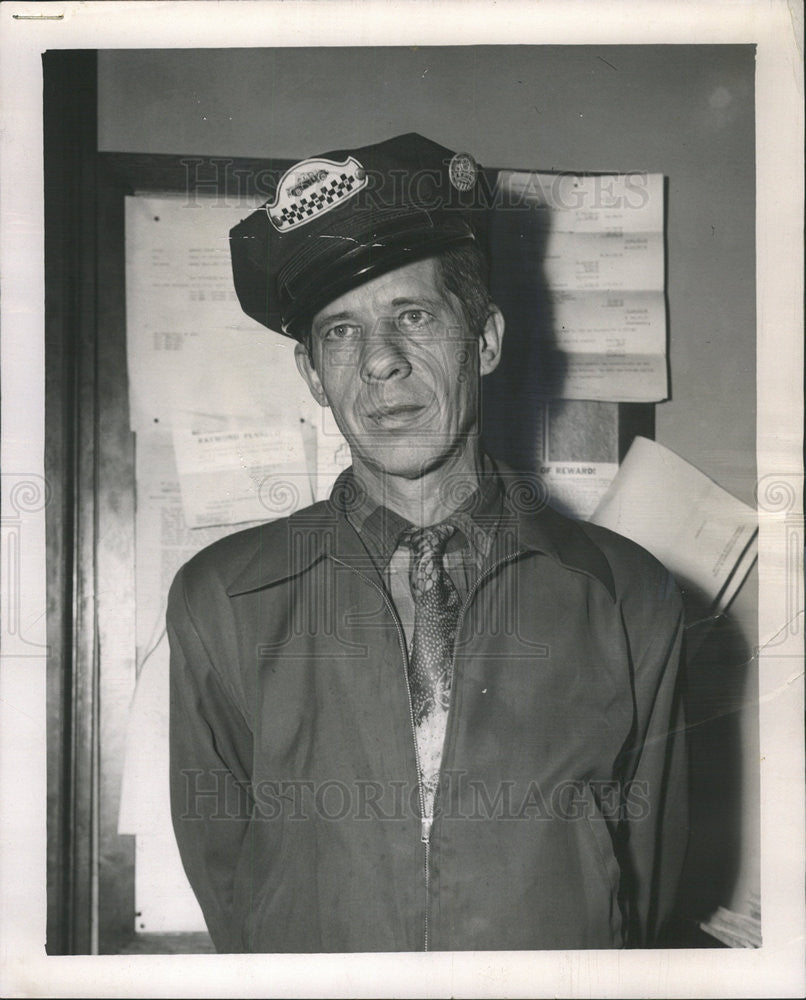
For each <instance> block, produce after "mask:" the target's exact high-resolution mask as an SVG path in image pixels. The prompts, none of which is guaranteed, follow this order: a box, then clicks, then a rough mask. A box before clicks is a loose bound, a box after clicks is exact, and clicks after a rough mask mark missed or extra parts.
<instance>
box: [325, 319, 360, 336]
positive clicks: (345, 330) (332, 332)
mask: <svg viewBox="0 0 806 1000" xmlns="http://www.w3.org/2000/svg"><path fill="white" fill-rule="evenodd" d="M360 333H361V327H360V326H353V325H352V324H351V323H338V324H336V326H331V327H330V329H329V330H327V331H326V332H325V336H324V339H325V340H355V339H356V338H357V337H358V336H359V335H360Z"/></svg>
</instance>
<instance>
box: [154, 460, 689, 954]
mask: <svg viewBox="0 0 806 1000" xmlns="http://www.w3.org/2000/svg"><path fill="white" fill-rule="evenodd" d="M168 631H169V638H170V643H171V795H172V812H173V820H174V828H175V831H176V836H177V840H178V843H179V849H180V853H181V856H182V860H183V863H184V866H185V870H186V872H187V875H188V877H189V879H190V882H191V885H192V886H193V889H194V891H195V893H196V895H197V897H198V899H199V902H200V904H201V907H202V910H203V912H204V916H205V919H206V921H207V925H208V927H209V930H210V934H211V936H212V938H213V942H214V943H215V946H216V948H217V949H218V950H219V951H234V952H238V951H253V952H339V951H342V952H353V951H404V950H422V949H424V948H426V949H448V950H460V949H475V950H493V949H507V950H512V949H559V948H612V947H622V946H646V945H648V944H651V943H652V942H653V940H654V938H655V935H656V933H657V931H658V929H659V926H660V924H661V922H662V921H663V919H664V917H665V916H666V915H667V914H668V911H669V909H670V905H671V902H672V899H673V895H674V891H675V887H676V882H677V878H678V875H679V871H680V868H681V864H682V859H683V853H684V849H685V841H686V829H687V807H686V764H685V747H684V726H683V721H682V715H681V703H680V697H679V692H678V685H677V675H678V665H679V660H680V645H681V638H682V631H683V622H682V610H681V601H680V597H679V593H678V590H677V588H676V586H675V584H674V583H673V581H672V580H671V578H670V576H669V574H668V572H667V571H666V570H665V569H664V568H663V567H662V566H661V565H660V564H659V563H658V562H657V561H656V560H655V559H654V558H652V557H651V556H650V555H648V554H647V553H646V552H645V551H644V550H643V549H641V548H640V547H638V546H637V545H635V544H633V543H632V542H630V541H628V540H626V539H624V538H622V537H621V536H619V535H616V534H614V533H612V532H610V531H607V530H605V529H603V528H599V527H596V526H594V525H590V524H586V523H579V522H576V521H571V520H568V519H567V518H564V517H562V516H560V515H559V514H557V513H556V512H554V511H553V510H551V509H550V508H548V507H546V506H545V505H543V504H541V503H540V497H539V495H538V494H537V493H536V492H535V491H534V490H533V489H531V488H530V487H529V486H527V485H526V484H525V483H523V482H519V481H518V480H516V479H512V478H509V479H507V488H506V493H505V500H504V509H503V515H502V521H501V524H500V526H499V530H498V532H497V534H496V538H495V542H494V545H493V550H492V552H491V554H490V558H489V560H488V563H487V565H486V567H485V569H484V570H483V571H482V573H481V575H480V577H479V579H478V580H477V582H476V584H475V585H474V587H472V588H471V590H470V593H469V594H468V596H467V599H466V601H465V604H464V608H463V612H462V617H461V619H460V623H459V628H458V632H457V640H456V651H455V659H454V672H453V688H452V696H451V705H450V710H449V715H448V721H447V730H446V736H445V746H444V752H443V759H442V769H441V777H440V786H439V789H438V792H437V799H436V805H435V816H434V821H433V826H432V828H431V830H430V833H426V832H425V831H424V829H423V825H422V823H421V820H420V810H419V791H418V789H419V786H418V766H417V756H416V748H415V739H414V733H413V725H412V718H411V708H410V701H409V694H408V685H407V680H406V671H407V664H406V644H405V639H404V635H403V631H402V628H401V626H400V623H399V621H398V620H397V617H396V614H395V610H394V607H393V605H392V603H391V600H390V598H389V597H388V595H387V593H386V591H385V588H384V585H383V581H382V579H381V577H380V576H379V575H378V573H377V571H376V570H375V569H374V568H373V566H372V564H371V562H370V560H369V559H368V557H367V555H366V552H365V550H364V548H363V546H362V544H361V541H360V539H359V538H358V536H357V535H356V533H355V531H354V530H353V528H352V527H351V525H350V523H349V521H348V520H347V519H346V517H345V516H344V513H343V511H342V510H339V509H338V507H337V505H336V504H335V503H333V502H331V501H325V502H322V503H317V504H315V505H313V506H312V507H309V508H307V509H305V510H302V511H299V512H298V513H296V514H294V515H292V516H291V517H290V518H287V519H283V520H279V521H274V522H271V523H268V524H265V525H262V526H260V527H257V528H252V529H249V530H246V531H241V532H238V533H236V534H234V535H231V536H229V537H228V538H225V539H222V540H221V541H219V542H216V543H215V544H213V545H211V546H209V547H208V548H206V549H205V550H203V551H202V552H200V553H199V554H198V555H196V556H195V557H194V558H193V559H191V560H190V562H189V563H187V564H186V565H185V566H184V567H183V568H182V570H180V572H179V574H178V575H177V577H176V579H175V581H174V584H173V587H172V589H171V593H170V598H169V607H168Z"/></svg>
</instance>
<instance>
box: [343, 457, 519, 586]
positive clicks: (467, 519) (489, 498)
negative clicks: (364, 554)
mask: <svg viewBox="0 0 806 1000" xmlns="http://www.w3.org/2000/svg"><path fill="white" fill-rule="evenodd" d="M455 493H456V496H455V500H456V503H457V506H456V507H455V508H454V509H453V510H452V511H451V513H450V514H449V515H448V517H445V518H443V520H445V521H450V522H451V523H453V524H454V525H455V526H456V528H457V532H456V534H455V535H453V537H452V538H451V539H450V540H449V542H448V546H447V551H448V552H450V551H455V550H457V549H461V548H464V547H466V546H469V548H470V552H471V555H472V556H473V559H474V561H475V562H476V564H477V565H479V566H480V565H481V564H482V563H483V562H484V559H485V558H486V557H487V554H488V552H489V551H490V546H491V543H492V538H493V535H494V533H495V528H496V526H497V524H498V520H499V518H500V516H501V504H502V498H503V488H502V485H501V481H500V479H499V477H498V473H497V471H496V469H495V466H494V465H493V463H492V461H491V460H490V459H487V458H486V456H485V459H484V466H483V469H482V474H481V476H480V478H479V485H478V487H477V488H476V489H475V490H473V491H472V492H471V493H470V494H469V495H468V494H467V487H466V485H465V482H463V483H462V485H461V489H459V488H457V489H456V491H455ZM334 496H338V497H349V498H350V502H349V505H347V506H346V509H345V514H346V516H347V519H348V520H349V521H350V523H351V524H352V525H353V527H354V528H355V530H356V532H357V533H358V536H359V537H360V539H361V541H362V542H363V544H364V545H365V546H366V548H367V550H368V552H369V554H370V555H371V556H372V559H373V561H374V562H375V564H376V566H377V567H378V569H379V570H383V569H385V568H386V566H388V565H389V561H390V560H391V558H392V556H393V554H394V552H395V549H396V548H397V546H398V544H399V541H400V535H401V534H402V533H403V532H404V531H405V530H406V529H407V528H411V527H412V524H411V522H410V521H407V520H406V518H404V517H402V516H401V515H400V514H398V513H396V512H395V511H393V510H390V509H389V508H388V507H386V506H384V505H383V504H379V503H378V502H377V500H373V499H372V498H371V497H370V496H369V494H368V493H367V492H366V491H365V490H364V489H362V488H361V486H360V485H359V484H358V482H357V480H356V478H355V475H354V474H353V471H352V468H350V469H346V470H345V471H344V472H343V473H342V474H341V475H340V476H339V478H338V480H337V481H336V484H335V486H334V488H333V493H332V494H331V501H332V499H333V497H334Z"/></svg>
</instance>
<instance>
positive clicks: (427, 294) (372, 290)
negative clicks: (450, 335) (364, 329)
mask: <svg viewBox="0 0 806 1000" xmlns="http://www.w3.org/2000/svg"><path fill="white" fill-rule="evenodd" d="M425 300H427V301H428V302H430V303H432V304H440V305H446V306H452V302H451V296H450V293H449V292H448V291H447V290H446V289H445V287H444V285H443V283H442V277H441V273H440V270H439V264H438V262H437V260H436V258H434V257H429V258H427V259H425V260H418V261H415V262H413V263H411V264H407V265H405V266H404V267H400V268H397V269H396V270H394V271H390V272H389V273H388V274H383V275H381V276H380V277H378V278H373V279H371V280H370V281H368V282H366V283H365V284H363V285H359V286H358V287H357V288H354V289H352V290H351V291H349V292H345V293H344V295H340V296H339V297H338V298H337V299H334V300H333V301H332V302H329V303H328V304H327V305H326V306H325V307H324V308H323V309H320V310H319V312H318V313H317V314H316V315H315V316H314V320H313V321H314V324H315V325H316V324H319V323H321V322H323V321H324V320H326V319H329V318H338V317H346V316H349V315H351V314H352V313H354V312H356V311H359V310H362V309H366V308H375V309H378V308H390V307H395V306H401V305H404V304H405V303H406V302H421V301H425Z"/></svg>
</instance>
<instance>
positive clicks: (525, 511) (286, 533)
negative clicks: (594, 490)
mask: <svg viewBox="0 0 806 1000" xmlns="http://www.w3.org/2000/svg"><path fill="white" fill-rule="evenodd" d="M495 464H496V468H497V470H498V473H499V475H500V477H501V481H502V484H503V487H504V503H503V508H502V515H501V522H500V524H499V527H498V532H497V535H496V541H495V545H494V549H493V552H492V560H491V561H498V560H500V559H505V558H507V557H508V556H512V555H518V554H523V553H527V552H532V551H533V552H542V553H543V554H545V555H547V556H549V557H550V558H552V559H554V560H555V561H556V562H558V563H560V564H561V565H562V566H565V567H566V568H567V569H569V570H572V571H574V572H579V573H584V574H586V575H587V576H589V577H591V578H592V579H595V580H597V581H598V582H599V583H600V584H602V586H604V587H605V589H606V590H607V591H608V593H609V594H610V596H611V598H612V599H613V600H615V599H616V593H615V583H614V581H613V574H612V572H611V570H610V566H609V564H608V562H607V559H606V558H605V556H604V554H603V553H602V551H601V550H600V549H599V548H598V546H596V545H595V544H594V543H593V542H592V541H591V539H590V538H589V537H588V534H587V533H586V532H585V531H584V529H583V528H582V527H581V525H580V524H579V523H578V522H576V521H573V520H571V519H569V518H566V517H564V516H563V515H561V514H558V513H557V512H556V511H554V510H552V508H551V507H549V506H548V503H547V500H548V490H547V489H546V487H545V485H544V484H543V482H542V481H541V480H540V479H539V478H537V477H536V476H534V475H530V474H525V473H519V472H515V471H514V470H512V469H510V468H509V467H507V466H505V465H503V464H502V463H501V462H496V463H495ZM349 481H350V480H349V479H348V480H344V479H341V478H340V479H339V480H338V481H337V484H336V487H334V491H333V493H331V496H330V498H329V499H328V500H324V501H320V502H319V503H315V504H313V505H312V506H311V507H306V508H304V509H303V510H300V511H297V512H296V513H295V514H292V515H291V516H290V517H289V518H285V519H283V520H280V521H273V522H270V523H269V524H265V525H263V526H262V527H261V528H260V529H259V535H258V542H257V547H256V549H255V552H254V554H253V555H252V556H251V558H250V559H249V560H248V561H247V563H246V565H245V566H244V567H243V569H242V570H241V572H239V573H238V574H237V576H236V577H235V578H234V579H233V580H232V581H231V582H230V583H229V585H228V586H227V588H226V590H227V594H228V595H229V596H230V597H235V596H237V595H239V594H246V593H249V592H250V591H254V590H260V589H262V588H263V587H269V586H271V585H272V584H275V583H279V582H280V581H282V580H287V579H290V578H291V577H294V576H298V575H300V574H301V573H304V572H306V571H307V570H308V569H310V567H311V566H313V565H314V564H315V563H317V562H319V560H321V559H324V558H330V559H333V560H334V561H338V562H341V563H346V564H347V565H348V566H350V567H352V568H353V569H356V570H358V571H359V572H362V573H364V574H365V575H367V576H371V577H373V578H375V579H377V580H380V576H379V574H378V572H377V570H376V569H375V567H374V565H373V562H372V559H371V558H370V556H369V554H368V552H367V550H366V549H365V548H364V545H363V543H362V542H361V539H360V538H359V536H358V534H357V533H356V531H355V529H354V528H353V526H352V525H351V524H350V522H349V521H348V519H347V517H346V516H345V513H344V507H345V504H348V503H349V501H350V498H349V496H345V495H344V490H345V489H346V488H348V487H345V485H344V484H345V482H348V483H349Z"/></svg>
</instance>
